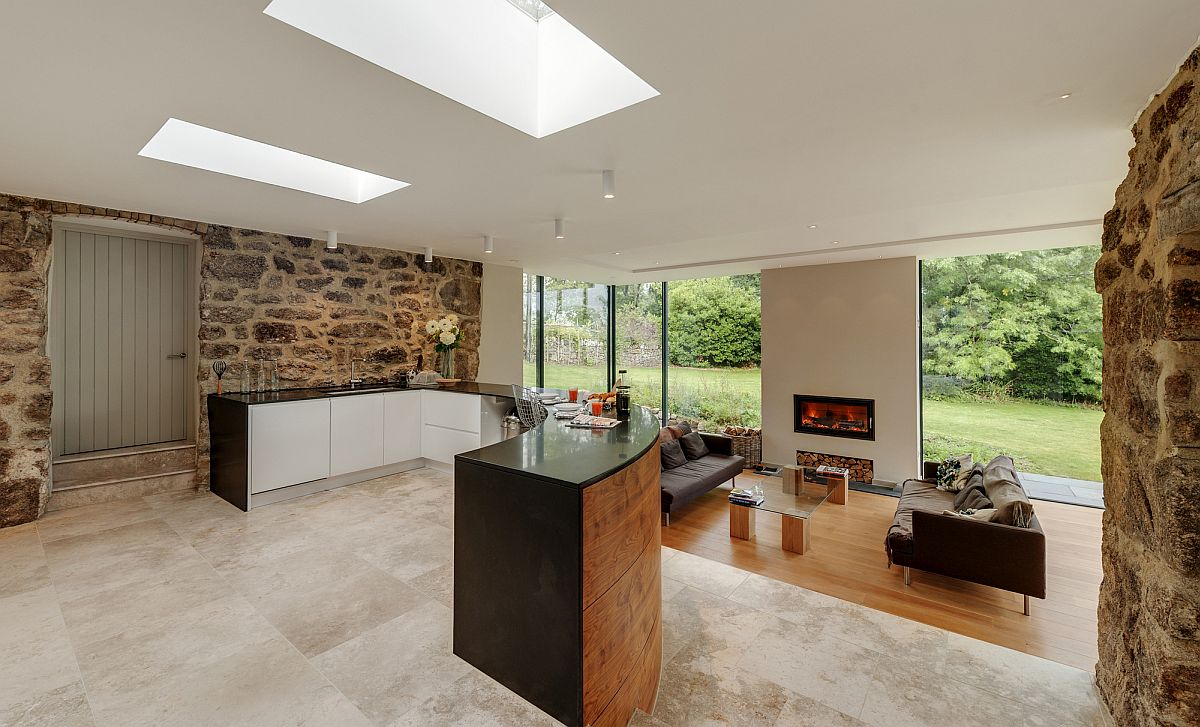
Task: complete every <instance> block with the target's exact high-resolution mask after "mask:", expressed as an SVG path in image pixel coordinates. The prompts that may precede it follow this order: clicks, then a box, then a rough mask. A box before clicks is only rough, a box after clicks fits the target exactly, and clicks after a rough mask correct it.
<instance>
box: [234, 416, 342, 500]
mask: <svg viewBox="0 0 1200 727" xmlns="http://www.w3.org/2000/svg"><path fill="white" fill-rule="evenodd" d="M329 411H330V410H329V400H328V399H317V400H316V401H291V402H284V403H280V404H255V405H254V406H252V407H250V492H251V493H259V492H267V491H268V490H277V489H279V488H280V487H288V486H289V485H298V484H300V483H302V482H312V481H313V480H323V479H325V478H326V477H328V476H329Z"/></svg>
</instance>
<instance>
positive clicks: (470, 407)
mask: <svg viewBox="0 0 1200 727" xmlns="http://www.w3.org/2000/svg"><path fill="white" fill-rule="evenodd" d="M422 394H423V395H424V397H425V401H424V403H423V404H422V410H423V414H424V417H423V418H424V422H425V423H426V424H432V425H433V426H435V427H442V428H444V429H457V430H458V431H460V432H474V433H475V434H479V399H480V397H478V396H476V395H474V394H455V393H453V392H450V391H424V392H422Z"/></svg>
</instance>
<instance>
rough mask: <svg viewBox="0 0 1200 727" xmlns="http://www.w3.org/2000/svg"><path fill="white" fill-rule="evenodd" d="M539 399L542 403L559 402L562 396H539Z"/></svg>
mask: <svg viewBox="0 0 1200 727" xmlns="http://www.w3.org/2000/svg"><path fill="white" fill-rule="evenodd" d="M538 398H539V399H541V400H542V401H558V400H559V399H561V398H562V394H538Z"/></svg>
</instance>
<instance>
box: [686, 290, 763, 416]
mask: <svg viewBox="0 0 1200 727" xmlns="http://www.w3.org/2000/svg"><path fill="white" fill-rule="evenodd" d="M761 330H762V292H761V287H760V283H759V275H758V274H757V273H755V274H752V275H733V276H727V277H719V278H698V279H695V280H680V281H673V282H671V283H669V284H668V285H667V339H668V345H667V357H668V363H669V368H668V371H667V381H668V408H669V411H670V415H671V417H672V418H678V419H686V420H689V421H692V422H697V423H699V424H700V427H701V428H702V429H705V430H707V431H719V430H720V429H721V428H722V427H724V426H726V425H737V426H747V427H758V426H760V425H761V424H762V372H761V369H760V368H759V366H760V363H761V361H762V350H761V339H760V336H761Z"/></svg>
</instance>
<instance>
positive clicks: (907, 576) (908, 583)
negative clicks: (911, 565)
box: [904, 566, 912, 586]
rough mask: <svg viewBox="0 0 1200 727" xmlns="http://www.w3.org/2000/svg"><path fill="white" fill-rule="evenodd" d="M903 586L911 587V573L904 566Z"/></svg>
mask: <svg viewBox="0 0 1200 727" xmlns="http://www.w3.org/2000/svg"><path fill="white" fill-rule="evenodd" d="M904 585H906V586H911V585H912V571H910V570H909V569H908V566H904Z"/></svg>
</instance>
